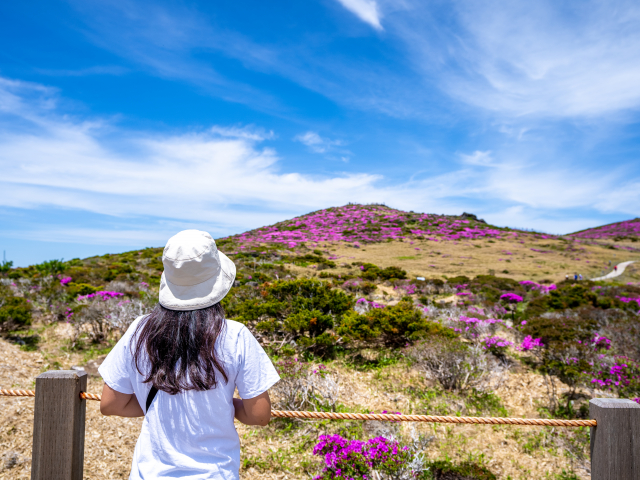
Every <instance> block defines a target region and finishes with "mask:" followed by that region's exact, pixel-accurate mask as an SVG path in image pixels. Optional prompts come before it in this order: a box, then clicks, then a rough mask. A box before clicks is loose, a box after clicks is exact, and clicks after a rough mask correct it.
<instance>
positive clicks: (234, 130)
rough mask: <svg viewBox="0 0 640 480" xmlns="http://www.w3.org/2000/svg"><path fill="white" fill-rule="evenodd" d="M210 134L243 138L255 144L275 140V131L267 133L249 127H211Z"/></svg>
mask: <svg viewBox="0 0 640 480" xmlns="http://www.w3.org/2000/svg"><path fill="white" fill-rule="evenodd" d="M210 132H211V133H213V134H215V135H220V136H221V137H231V138H241V139H244V140H251V141H254V142H262V141H264V140H272V139H273V138H275V134H274V133H273V130H269V131H266V130H265V129H264V128H259V127H255V126H253V125H247V126H244V127H223V126H220V125H215V126H213V127H211V129H210Z"/></svg>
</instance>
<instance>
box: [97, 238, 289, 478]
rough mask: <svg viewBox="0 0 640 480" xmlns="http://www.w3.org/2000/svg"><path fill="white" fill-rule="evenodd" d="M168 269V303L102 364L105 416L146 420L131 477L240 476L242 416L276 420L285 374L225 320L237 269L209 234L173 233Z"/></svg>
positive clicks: (162, 301) (164, 296) (258, 421)
mask: <svg viewBox="0 0 640 480" xmlns="http://www.w3.org/2000/svg"><path fill="white" fill-rule="evenodd" d="M162 263H163V265H164V272H163V274H162V278H161V280H160V295H159V303H158V305H157V306H156V307H155V309H154V310H153V311H152V312H151V313H150V314H149V315H146V316H142V317H139V318H137V319H136V320H135V321H134V322H133V323H132V324H131V326H130V327H129V329H128V330H127V332H126V333H125V334H124V336H123V337H122V338H121V339H120V341H119V342H118V343H117V344H116V346H115V347H114V348H113V350H112V351H111V353H109V355H108V356H107V358H106V359H105V361H104V363H103V364H102V365H101V366H100V369H99V371H100V375H102V378H103V379H104V382H105V383H104V387H103V391H102V401H101V402H100V411H101V412H102V413H103V414H104V415H119V416H122V417H141V416H143V415H144V416H145V419H144V422H143V424H142V430H141V432H140V437H139V438H138V442H137V444H136V448H135V452H134V455H133V464H132V467H131V474H130V476H129V478H130V479H135V480H138V479H158V478H191V479H224V480H228V479H238V478H239V473H238V472H239V468H240V441H239V438H238V434H237V432H236V430H235V426H234V417H235V418H237V419H238V420H239V421H240V422H242V423H244V424H246V425H266V424H267V423H269V419H270V415H271V402H270V399H269V393H268V390H269V388H270V387H271V386H273V384H275V383H276V382H277V381H278V380H279V377H278V374H277V372H276V370H275V368H274V367H273V364H272V363H271V361H270V360H269V357H267V355H266V354H265V352H264V350H263V349H262V347H260V344H259V343H258V342H257V341H256V339H255V338H254V337H253V335H251V333H250V332H249V331H248V330H247V329H246V328H245V327H244V326H243V325H242V324H240V323H238V322H234V321H232V320H226V319H225V318H224V310H223V309H222V306H221V305H220V300H222V299H223V298H224V296H225V295H226V294H227V293H228V292H229V290H230V288H231V286H232V285H233V282H234V279H235V274H236V269H235V265H234V264H233V262H232V261H231V260H229V259H228V258H227V257H226V256H225V255H224V254H223V253H221V252H218V249H217V247H216V244H215V242H214V240H213V238H211V236H210V235H209V234H208V233H206V232H201V231H198V230H185V231H183V232H180V233H178V234H177V235H175V236H173V237H172V238H170V239H169V241H168V242H167V246H166V247H165V249H164V252H163V254H162ZM236 387H237V389H238V393H239V395H240V397H242V400H241V399H237V398H233V393H234V390H235V388H236ZM156 393H157V395H156Z"/></svg>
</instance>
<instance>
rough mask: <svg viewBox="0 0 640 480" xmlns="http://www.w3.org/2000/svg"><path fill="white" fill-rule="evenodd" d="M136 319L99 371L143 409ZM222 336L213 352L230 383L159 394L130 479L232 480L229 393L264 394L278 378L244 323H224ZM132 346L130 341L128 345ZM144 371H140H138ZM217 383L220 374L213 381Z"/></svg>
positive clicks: (235, 444) (235, 473) (235, 460)
mask: <svg viewBox="0 0 640 480" xmlns="http://www.w3.org/2000/svg"><path fill="white" fill-rule="evenodd" d="M142 319H144V317H139V318H137V319H136V320H135V321H134V322H133V323H132V324H131V326H130V327H129V329H128V330H127V332H126V333H125V334H124V336H123V337H122V338H121V339H120V341H119V342H118V343H117V344H116V346H115V347H114V348H113V350H111V353H109V355H108V356H107V358H106V359H105V361H104V362H103V363H102V365H101V366H100V368H99V372H100V375H102V378H103V379H104V381H105V383H106V384H107V385H109V387H111V388H112V389H114V390H116V391H118V392H121V393H127V394H131V393H135V395H136V398H137V399H138V402H139V403H140V406H141V407H142V410H143V411H144V409H145V406H146V401H147V395H148V394H149V390H151V385H150V384H149V383H143V380H144V377H142V375H140V374H139V373H138V371H137V370H136V367H135V365H134V362H133V354H132V352H131V350H130V348H129V342H130V341H131V337H132V336H133V334H134V333H135V330H136V327H137V326H138V323H139V322H140V321H141V320H142ZM225 321H226V328H225V334H224V336H222V335H221V336H220V337H218V340H217V342H216V352H217V353H219V354H220V358H221V359H222V361H223V362H224V365H225V369H226V372H227V376H228V378H229V381H228V382H227V383H226V384H225V383H224V382H223V381H219V383H218V386H217V387H216V388H214V389H212V390H208V391H205V392H200V391H195V390H189V391H186V392H181V393H179V394H177V395H169V394H167V393H166V392H162V391H159V392H158V394H157V395H156V398H155V400H154V401H153V403H152V404H151V407H150V408H149V411H148V412H147V414H146V416H145V418H144V422H143V423H142V430H141V432H140V437H139V438H138V442H137V443H136V448H135V452H134V454H133V464H132V466H131V474H130V476H129V479H131V480H143V479H144V480H151V479H158V478H188V479H194V480H195V479H216V480H237V479H238V478H239V469H240V439H239V438H238V433H237V432H236V429H235V425H234V423H233V417H234V412H235V410H234V408H233V402H232V398H233V393H234V391H235V388H236V386H237V387H238V393H239V394H240V397H242V398H253V397H256V396H258V395H260V394H261V393H264V392H266V391H267V390H268V389H269V388H270V387H271V386H273V385H274V384H275V383H276V382H277V381H278V380H279V379H280V377H279V376H278V373H277V372H276V369H275V368H274V366H273V364H272V363H271V361H270V360H269V357H268V356H267V354H266V353H265V352H264V350H263V349H262V347H261V346H260V344H259V343H258V341H257V340H256V339H255V337H254V336H253V335H252V334H251V332H249V330H247V329H246V328H245V327H244V325H242V324H241V323H238V322H234V321H233V320H225ZM133 346H135V341H134V343H133ZM143 371H144V370H143ZM217 378H218V379H219V380H223V379H221V376H218V377H217Z"/></svg>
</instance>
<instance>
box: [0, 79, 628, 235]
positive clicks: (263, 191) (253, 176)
mask: <svg viewBox="0 0 640 480" xmlns="http://www.w3.org/2000/svg"><path fill="white" fill-rule="evenodd" d="M58 103H59V102H58V100H57V98H56V96H55V91H53V90H51V89H48V88H46V87H44V86H41V85H37V84H29V83H24V82H16V81H10V80H5V79H0V171H2V176H1V177H0V191H1V192H2V195H0V206H4V207H10V208H11V207H13V208H20V209H43V208H56V209H66V210H69V211H84V212H92V213H97V214H102V215H108V216H110V217H111V218H112V219H113V222H114V224H117V225H118V226H119V228H114V232H113V233H112V234H110V235H105V236H104V238H103V239H101V240H95V243H99V242H103V243H102V244H104V242H108V243H118V242H122V243H125V240H127V239H129V241H131V242H133V241H135V242H142V241H145V242H149V241H150V239H151V238H156V237H154V235H158V236H161V237H162V238H165V237H166V233H168V232H169V231H171V230H173V229H174V227H175V228H178V226H179V225H198V226H201V227H200V228H206V229H208V230H210V231H212V233H214V234H218V235H222V234H229V233H236V232H240V231H243V230H246V229H248V228H254V227H258V226H261V225H265V224H269V223H273V222H276V221H279V220H282V219H285V218H290V217H291V216H293V215H296V214H301V213H306V212H308V211H310V210H315V209H318V208H326V207H329V206H336V205H343V204H346V203H347V202H349V201H357V202H362V203H371V202H385V203H387V204H389V205H392V206H394V207H397V208H403V209H406V210H421V211H426V212H433V213H449V214H459V213H461V212H462V211H472V212H475V213H481V214H482V215H483V216H485V217H487V220H489V221H494V220H493V219H492V216H491V211H494V212H500V211H505V210H506V209H509V208H512V209H514V208H516V209H517V208H521V211H524V212H526V213H525V214H523V217H522V218H521V220H522V221H521V222H520V223H519V225H520V226H522V225H527V226H529V227H534V228H535V227H537V228H540V225H544V221H543V220H544V218H549V216H558V215H560V213H561V212H568V211H570V209H572V208H585V209H593V210H596V211H597V210H600V211H603V212H617V213H621V212H622V213H628V214H629V215H630V216H631V215H636V214H637V211H636V210H635V209H636V206H637V205H638V204H639V203H640V185H639V184H638V182H637V181H636V180H634V179H633V177H631V176H629V175H627V172H626V171H624V170H611V171H610V172H609V173H608V174H607V175H602V174H600V173H598V172H593V171H588V170H577V171H576V170H573V169H570V168H562V167H560V166H555V165H553V166H546V167H541V166H540V165H539V164H536V163H535V162H531V161H528V160H527V159H526V158H519V157H518V156H517V155H512V154H508V153H502V152H493V151H492V152H489V151H475V152H472V153H470V154H467V155H464V154H463V155H460V158H462V159H463V160H465V159H466V164H465V165H464V166H463V168H460V169H457V170H453V171H450V172H449V173H445V174H442V175H436V176H432V177H429V178H426V179H424V180H409V181H404V182H403V181H396V182H395V183H390V182H388V181H386V180H385V179H384V178H382V177H381V176H378V175H371V174H366V173H357V172H356V173H348V174H343V173H339V172H338V173H330V174H327V175H324V176H313V175H303V174H300V173H297V172H292V171H289V172H287V171H282V170H281V168H280V167H279V158H278V155H277V154H276V152H275V151H273V150H272V149H269V148H260V146H259V142H261V141H262V140H263V139H265V138H267V137H269V136H271V133H265V132H264V131H262V130H260V129H259V128H256V127H223V126H216V127H213V129H210V130H209V131H203V132H199V133H178V134H172V135H160V134H151V133H147V132H137V131H127V130H123V129H121V128H119V127H118V126H117V125H116V124H113V123H111V122H108V121H105V120H91V121H84V120H80V119H74V118H73V117H70V116H68V115H65V114H64V113H65V112H63V111H61V107H59V106H58ZM60 103H62V102H60ZM299 140H300V141H303V142H306V144H308V145H309V147H310V148H320V149H321V148H326V147H325V145H327V142H330V143H329V144H335V143H336V141H328V140H326V139H323V138H322V137H320V136H319V135H318V134H317V133H315V132H306V133H305V134H303V135H301V136H300V139H299ZM487 165H491V167H492V168H485V167H486V166H487ZM488 209H490V210H488ZM512 211H515V210H512ZM559 212H560V213H559ZM118 217H120V218H121V220H120V223H118ZM66 218H67V221H68V222H69V223H70V224H71V225H72V228H71V229H70V231H71V235H68V237H70V238H73V237H74V236H76V237H79V238H89V237H91V235H95V236H96V238H98V237H101V236H102V235H103V234H102V233H101V232H103V231H104V228H98V227H96V228H93V227H88V226H87V227H85V226H80V225H78V224H77V223H74V218H75V217H74V214H73V213H71V214H69V216H68V217H66ZM505 218H506V217H505ZM136 222H139V224H140V225H146V226H147V227H148V226H149V224H156V225H159V224H163V225H164V226H162V227H161V228H158V232H157V233H155V234H154V233H152V232H149V230H150V229H149V228H146V227H139V226H138V225H137V224H135V223H136ZM132 223H134V224H135V225H133V226H132ZM168 224H170V225H171V226H170V227H167V226H166V225H168ZM567 225H569V224H567ZM572 229H573V228H571V229H569V228H567V229H563V230H562V231H563V232H567V231H569V230H572ZM36 230H40V232H38V233H37V235H39V236H44V237H45V238H46V236H47V235H48V234H50V237H51V238H52V239H54V240H55V239H58V240H62V239H64V238H67V237H66V236H65V235H66V234H65V233H64V229H63V228H60V227H58V226H55V227H54V226H49V227H46V228H45V226H42V228H40V226H38V227H37V228H36V227H32V228H25V229H24V231H23V232H22V233H21V235H24V236H25V238H27V237H28V238H32V237H33V235H36V233H34V232H36ZM116 230H117V231H116ZM29 231H30V232H31V233H29Z"/></svg>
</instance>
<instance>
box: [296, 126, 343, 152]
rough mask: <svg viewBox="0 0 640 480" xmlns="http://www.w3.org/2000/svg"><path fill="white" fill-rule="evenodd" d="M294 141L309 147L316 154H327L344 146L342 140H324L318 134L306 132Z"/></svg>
mask: <svg viewBox="0 0 640 480" xmlns="http://www.w3.org/2000/svg"><path fill="white" fill-rule="evenodd" d="M293 140H294V141H296V142H300V143H302V144H303V145H306V146H307V147H309V149H310V150H311V151H312V152H315V153H327V152H328V151H330V150H332V149H333V148H334V147H339V146H342V145H344V143H343V142H342V141H341V140H330V139H328V138H323V137H321V136H320V135H318V133H317V132H312V131H309V132H305V133H301V134H300V135H296V136H295V137H294V138H293Z"/></svg>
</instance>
